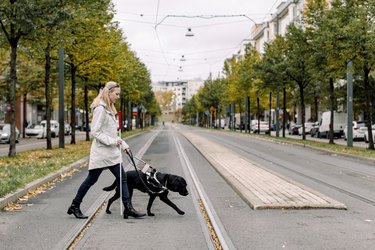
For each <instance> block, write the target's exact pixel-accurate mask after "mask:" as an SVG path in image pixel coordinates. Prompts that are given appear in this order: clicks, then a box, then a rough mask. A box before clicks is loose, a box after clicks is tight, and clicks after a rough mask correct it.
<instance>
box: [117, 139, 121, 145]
mask: <svg viewBox="0 0 375 250" xmlns="http://www.w3.org/2000/svg"><path fill="white" fill-rule="evenodd" d="M121 144H122V139H121V138H117V146H118V145H121Z"/></svg>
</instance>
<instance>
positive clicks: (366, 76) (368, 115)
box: [363, 63, 374, 149]
mask: <svg viewBox="0 0 375 250" xmlns="http://www.w3.org/2000/svg"><path fill="white" fill-rule="evenodd" d="M363 73H364V74H363V81H364V85H365V98H366V106H365V107H366V121H367V125H366V126H367V131H368V148H369V149H374V140H373V136H372V128H371V127H372V126H371V125H372V112H373V111H372V105H371V91H369V90H370V89H371V88H370V80H369V73H370V70H369V68H368V67H367V63H365V64H364V66H363Z"/></svg>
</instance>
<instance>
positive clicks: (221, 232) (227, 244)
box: [173, 136, 235, 249]
mask: <svg viewBox="0 0 375 250" xmlns="http://www.w3.org/2000/svg"><path fill="white" fill-rule="evenodd" d="M173 139H174V141H175V144H176V148H177V151H178V154H179V158H180V161H181V164H182V166H183V167H184V170H185V169H186V170H187V171H188V173H189V176H190V177H191V179H192V180H193V183H194V187H195V189H196V191H197V193H198V196H199V197H198V198H199V199H201V201H202V203H203V205H204V207H205V209H206V212H207V214H208V217H209V219H210V221H211V224H212V226H213V228H214V230H215V233H216V235H217V237H218V239H219V242H220V244H221V247H222V249H235V247H234V244H233V243H232V241H231V239H230V238H229V236H228V234H227V233H226V231H225V229H224V226H223V225H222V223H221V221H220V219H219V217H218V215H217V214H216V212H215V209H214V208H213V206H212V203H211V202H210V200H209V198H208V196H207V194H206V193H205V191H204V189H203V186H202V184H201V183H200V182H199V179H198V177H197V174H196V173H195V171H194V169H193V167H192V165H191V163H190V161H189V158H188V157H187V155H186V153H185V151H184V149H183V147H182V145H181V142H180V141H179V139H178V138H177V137H176V136H174V137H173ZM198 198H196V199H194V200H195V201H196V202H195V203H197V202H198ZM196 206H198V207H199V205H198V203H197V204H196ZM212 244H213V243H212Z"/></svg>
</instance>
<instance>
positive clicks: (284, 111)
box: [283, 87, 286, 138]
mask: <svg viewBox="0 0 375 250" xmlns="http://www.w3.org/2000/svg"><path fill="white" fill-rule="evenodd" d="M285 126H286V89H285V87H284V88H283V138H285Z"/></svg>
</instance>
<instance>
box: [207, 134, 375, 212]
mask: <svg viewBox="0 0 375 250" xmlns="http://www.w3.org/2000/svg"><path fill="white" fill-rule="evenodd" d="M211 136H212V135H211ZM208 137H209V136H208ZM212 137H213V138H214V139H215V140H216V141H219V142H220V143H221V144H223V145H226V146H227V147H228V146H230V147H232V148H235V149H236V150H238V151H241V152H243V153H245V154H247V155H251V156H252V157H255V158H257V159H261V160H263V161H267V162H269V163H271V164H273V165H275V166H277V167H279V168H282V169H284V170H287V171H290V172H292V173H294V174H296V175H299V176H301V177H303V178H306V179H309V180H311V181H314V182H316V183H319V184H322V185H324V186H326V187H329V188H331V189H334V190H336V191H338V192H340V193H343V194H346V195H348V196H350V197H352V198H355V199H357V200H360V201H362V202H365V203H367V204H369V205H371V206H375V200H374V199H371V198H368V197H366V196H364V195H361V194H358V193H356V192H353V191H350V190H348V189H345V188H343V187H340V186H338V185H334V184H330V183H328V182H327V181H325V180H322V179H319V178H316V177H313V176H310V175H307V174H305V173H303V172H302V171H299V170H296V169H293V168H290V167H288V166H287V165H285V164H281V163H279V162H277V161H274V160H271V159H270V157H265V156H262V155H261V154H258V153H256V152H253V151H250V150H247V149H246V148H244V147H243V146H241V145H239V144H237V143H234V142H232V141H229V140H224V139H222V138H220V137H217V136H212ZM325 164H327V163H325ZM334 167H339V166H337V165H335V166H334ZM342 168H343V169H346V170H348V171H351V172H353V173H356V174H358V175H362V176H364V177H365V176H366V177H368V176H370V177H374V178H375V175H372V174H370V173H365V172H363V171H356V170H352V169H348V168H346V167H342Z"/></svg>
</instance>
